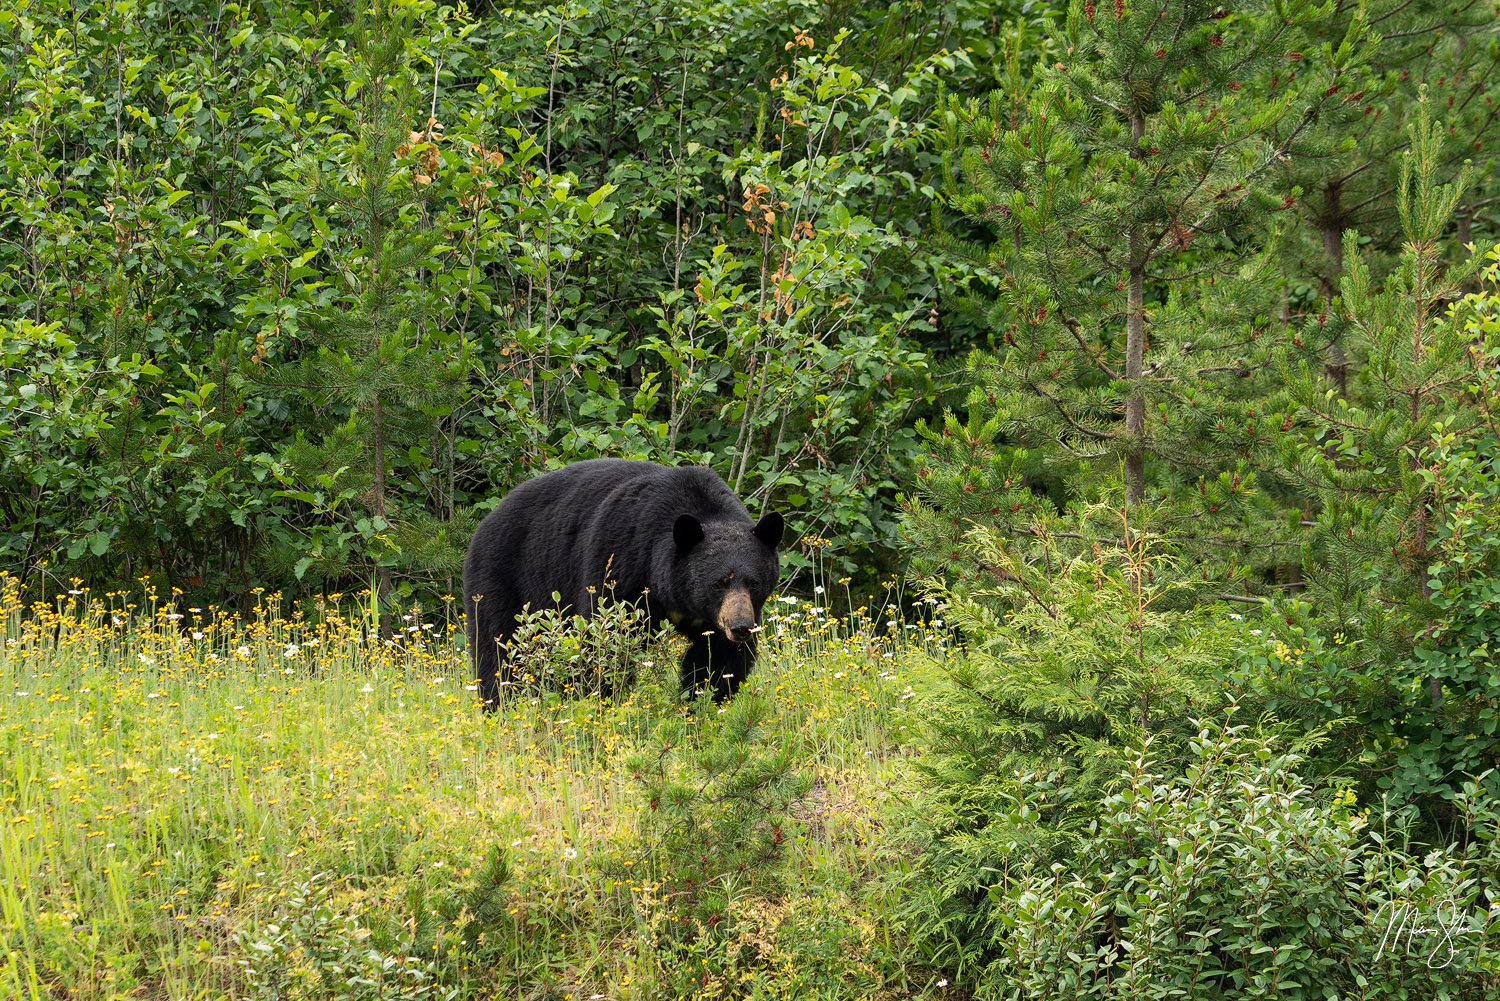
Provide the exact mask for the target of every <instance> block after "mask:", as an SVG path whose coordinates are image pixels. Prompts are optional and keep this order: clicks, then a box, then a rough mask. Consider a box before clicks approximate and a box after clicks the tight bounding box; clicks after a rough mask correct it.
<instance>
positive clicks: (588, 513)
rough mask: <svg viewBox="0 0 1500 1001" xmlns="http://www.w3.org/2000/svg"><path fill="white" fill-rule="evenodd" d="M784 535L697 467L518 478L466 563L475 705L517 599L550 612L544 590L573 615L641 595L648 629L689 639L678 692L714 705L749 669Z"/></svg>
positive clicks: (492, 686) (495, 682)
mask: <svg viewBox="0 0 1500 1001" xmlns="http://www.w3.org/2000/svg"><path fill="white" fill-rule="evenodd" d="M782 527H783V525H782V519H781V515H779V514H777V513H775V512H771V513H769V514H767V515H766V516H765V517H763V518H761V519H760V521H759V522H756V521H754V520H752V519H751V517H750V515H749V513H748V512H747V511H746V510H745V505H743V504H741V503H740V500H739V498H738V497H736V496H735V495H734V493H733V491H731V490H730V489H729V487H728V486H726V485H725V483H724V481H723V480H721V479H720V478H719V476H718V474H717V473H715V472H713V471H712V470H710V469H707V468H705V467H702V466H680V467H673V466H662V465H658V464H657V463H654V462H641V461H636V460H630V459H589V460H586V461H584V462H575V463H573V464H572V465H570V466H564V467H563V468H562V469H557V470H553V471H552V472H548V473H543V474H542V475H541V476H538V477H536V478H534V479H531V480H527V481H526V482H525V483H522V484H521V485H520V486H518V487H516V488H515V489H514V490H512V491H511V492H510V493H509V494H507V495H506V497H505V499H504V500H503V501H501V502H500V505H499V506H498V507H496V508H495V510H493V511H491V512H490V513H489V514H488V515H487V516H486V517H485V519H484V520H483V521H481V522H480V523H479V527H478V528H477V529H475V531H474V538H473V539H472V540H470V542H469V552H468V555H467V556H466V557H465V558H464V608H465V610H466V612H467V613H468V618H467V627H466V628H467V636H468V642H469V649H470V650H471V651H472V656H473V658H474V672H475V676H476V677H477V678H478V679H479V695H480V699H481V700H482V701H483V703H484V706H485V708H486V709H487V710H489V709H493V708H494V707H495V706H496V705H497V704H498V701H499V694H500V675H501V668H502V663H503V661H504V650H503V648H502V644H505V643H507V642H508V641H509V640H510V637H511V633H512V631H513V630H514V629H515V626H516V615H517V614H519V613H520V612H521V610H522V608H523V607H524V606H526V605H527V604H530V605H531V607H532V609H539V608H544V607H550V606H551V605H552V603H553V599H552V594H553V592H554V591H555V592H557V593H558V594H559V595H561V598H562V603H563V605H565V606H568V607H571V608H572V609H573V610H574V611H576V612H578V613H579V614H581V615H588V614H589V613H590V612H591V611H592V608H593V603H594V601H595V600H597V598H596V595H604V594H606V592H608V593H610V594H612V596H613V600H615V601H631V602H633V601H638V600H640V599H641V598H643V597H644V598H645V599H646V601H645V607H646V609H647V611H648V613H649V619H650V625H651V627H652V628H653V629H654V628H658V627H659V626H660V625H661V623H663V622H671V623H672V625H673V626H675V627H676V628H677V631H678V632H680V633H682V635H683V636H685V637H687V639H688V644H689V645H688V650H687V653H686V654H684V655H683V658H682V685H683V687H684V688H685V689H687V690H688V691H689V692H692V691H694V690H696V689H698V688H699V687H700V686H702V685H703V684H704V683H705V682H707V683H708V684H710V685H711V687H712V690H713V696H714V700H715V701H723V700H724V699H726V698H729V697H730V696H732V695H733V694H734V693H735V691H736V690H737V689H738V688H739V686H740V683H741V682H743V681H744V680H745V676H746V675H747V674H749V673H750V668H751V666H752V665H753V664H754V663H755V647H756V633H758V632H759V623H760V610H761V606H762V605H764V604H765V601H766V598H767V597H769V596H770V594H771V589H772V587H774V586H775V584H776V580H777V578H778V577H779V576H780V574H781V563H780V560H779V558H778V557H777V554H776V547H777V546H778V545H779V544H780V542H781V533H782ZM606 574H607V575H608V577H609V579H610V580H611V581H613V582H614V583H613V585H612V587H610V588H608V589H607V588H606V587H605V577H606ZM590 588H593V589H594V590H593V593H591V592H590ZM648 589H649V594H648V593H647V592H648Z"/></svg>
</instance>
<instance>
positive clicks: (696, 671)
mask: <svg viewBox="0 0 1500 1001" xmlns="http://www.w3.org/2000/svg"><path fill="white" fill-rule="evenodd" d="M754 663H755V640H754V638H751V639H750V640H749V642H746V643H732V642H730V641H729V640H727V639H725V638H724V637H722V636H720V635H719V634H718V633H717V632H716V633H713V634H711V635H709V636H695V637H693V641H692V644H691V645H690V646H689V647H688V649H687V653H685V654H683V656H682V687H683V690H684V691H686V692H688V693H689V694H691V693H694V692H698V691H701V690H702V689H703V686H704V685H705V684H707V685H709V686H710V687H711V688H712V690H713V695H714V701H715V702H723V701H724V700H726V699H730V698H733V697H734V693H735V692H737V691H739V690H740V685H741V684H742V683H743V682H744V680H745V677H746V676H747V675H748V674H749V673H750V668H751V666H752V665H754Z"/></svg>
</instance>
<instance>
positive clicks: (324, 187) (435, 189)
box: [283, 2, 467, 621]
mask: <svg viewBox="0 0 1500 1001" xmlns="http://www.w3.org/2000/svg"><path fill="white" fill-rule="evenodd" d="M412 16H413V14H412V13H411V12H410V11H409V10H406V9H402V8H399V7H394V6H393V5H391V4H389V3H385V2H382V3H379V4H377V5H376V6H375V8H374V9H373V10H372V11H368V12H364V13H361V14H360V15H359V16H358V18H357V19H356V21H355V24H354V26H353V29H352V30H351V32H350V36H349V46H350V49H351V51H352V55H353V60H352V67H351V69H352V76H353V87H352V88H351V91H352V93H353V99H352V101H351V103H350V105H349V106H347V107H343V108H340V109H339V110H340V111H341V112H342V114H343V115H344V116H345V117H346V118H348V119H349V122H350V128H351V131H350V133H348V134H339V135H337V136H334V137H333V138H332V139H331V140H330V141H329V143H328V144H327V145H326V146H325V147H324V148H322V149H319V150H315V151H314V152H312V153H311V154H309V155H306V156H304V157H302V158H301V159H299V160H298V161H297V162H296V163H295V164H294V166H293V170H292V173H293V174H294V175H300V180H298V181H295V182H291V183H288V184H285V185H283V190H284V191H285V192H287V193H289V194H293V195H296V196H298V197H301V198H308V199H311V200H312V201H313V203H314V205H315V211H321V212H326V213H327V214H328V216H329V217H332V218H335V219H337V220H338V221H339V222H340V223H341V225H339V226H337V227H336V228H331V227H329V226H327V225H324V226H321V227H320V229H321V231H322V232H324V233H331V232H335V231H340V232H347V233H349V234H351V236H352V240H351V242H350V244H349V245H332V246H329V247H327V248H326V249H327V251H328V253H329V255H330V257H331V259H332V263H333V265H334V267H335V268H336V269H337V276H336V279H335V281H334V285H335V287H336V288H338V289H339V291H340V293H341V294H340V295H339V296H338V298H337V299H336V301H335V305H334V306H333V308H331V309H330V310H329V311H328V312H327V313H326V314H325V315H324V316H323V317H321V321H322V322H320V323H318V324H315V325H314V326H313V329H312V333H311V336H310V343H309V344H308V345H307V346H306V348H307V350H306V351H305V354H304V357H303V359H302V363H301V364H300V365H299V366H297V367H296V368H295V369H293V370H292V374H291V375H289V376H286V377H284V378H285V383H286V384H287V385H288V386H289V387H292V388H295V389H296V390H298V391H299V392H301V393H302V394H304V395H305V396H307V397H309V398H310V399H311V401H312V402H313V403H314V405H315V411H314V412H315V413H318V414H321V415H326V417H327V419H328V424H327V425H325V426H324V427H322V428H319V429H317V430H319V431H321V434H320V435H319V437H318V439H317V440H314V439H311V438H309V437H307V436H305V435H303V434H301V433H299V434H298V436H297V439H296V441H295V442H294V443H293V444H292V445H290V446H288V447H287V449H286V451H285V454H284V459H285V461H286V465H287V466H289V467H290V468H291V469H292V470H294V471H295V476H296V477H297V479H299V480H301V481H303V482H312V481H317V482H321V483H323V484H325V485H326V486H328V487H329V488H330V489H329V491H328V492H332V490H334V489H337V488H344V489H343V494H342V495H343V496H346V497H351V498H352V499H356V500H357V501H358V503H359V505H360V506H361V507H363V509H364V517H362V518H358V519H355V521H354V525H353V526H352V527H353V528H354V534H356V535H357V536H359V537H362V538H363V540H364V546H365V548H364V553H363V556H364V558H365V559H366V560H368V561H370V562H372V563H373V564H374V566H375V572H376V576H377V581H378V583H377V592H378V596H379V598H380V600H381V602H382V603H384V602H385V601H386V600H387V598H388V596H389V594H390V591H391V586H392V584H391V576H392V568H393V566H395V565H399V563H401V562H402V560H403V550H404V549H409V548H412V546H413V545H423V546H427V547H428V548H430V547H431V546H432V544H433V542H432V540H434V539H439V540H441V539H444V538H446V533H444V532H443V526H442V525H440V524H430V523H431V522H433V520H434V519H432V518H431V517H425V516H424V515H423V513H422V512H421V511H419V510H413V511H401V510H400V503H399V497H400V490H399V488H398V486H397V485H396V484H394V483H393V482H392V478H391V467H392V458H393V456H396V455H399V454H400V453H401V452H404V451H405V449H406V447H407V446H408V445H410V444H412V443H414V442H416V441H418V440H420V439H419V435H420V434H421V432H423V431H426V430H429V429H430V428H431V426H432V418H431V416H430V414H431V413H434V412H438V411H440V410H441V409H442V408H444V407H451V406H452V405H454V404H456V403H457V402H458V400H459V397H460V394H461V392H462V389H463V384H464V379H465V378H466V371H467V364H466V362H467V346H466V345H464V344H459V345H457V346H456V348H455V347H454V346H453V345H444V344H443V343H441V342H440V340H439V339H438V338H437V337H436V336H434V331H433V329H432V326H431V324H430V320H429V315H428V293H427V292H426V290H424V289H423V288H422V277H423V269H424V266H425V265H426V264H427V263H428V262H429V261H431V259H432V257H433V255H434V253H435V252H436V251H437V250H438V249H439V243H440V240H441V237H442V230H441V228H440V227H439V226H438V225H435V224H434V220H433V219H432V218H430V216H429V212H430V211H431V209H432V206H433V204H434V201H435V199H436V198H437V196H438V194H439V193H440V190H441V183H440V182H441V173H440V172H441V167H442V164H441V159H440V154H439V144H440V143H441V142H442V134H441V126H440V125H439V124H438V123H437V122H436V121H434V120H433V119H431V118H428V119H427V120H426V121H425V122H424V123H422V124H420V125H417V124H416V118H417V115H418V111H417V100H416V94H415V87H414V84H413V76H414V74H413V72H412V70H411V68H410V67H409V65H408V56H407V51H408V44H409V39H410V33H411V30H410V29H411V25H410V20H411V18H412ZM320 477H321V479H319V478H320ZM294 495H295V496H302V497H304V499H306V498H307V497H309V496H311V495H310V494H309V493H308V491H305V490H304V491H295V492H294ZM402 521H404V522H405V524H404V525H402V524H399V522H402ZM448 548H449V549H452V550H453V551H452V552H449V553H447V554H446V560H447V562H449V563H455V562H456V560H459V559H461V558H462V554H461V552H459V551H458V550H457V549H456V547H453V546H449V547H448ZM357 555H358V554H357V553H354V552H352V551H350V550H348V549H340V548H336V547H334V546H329V545H324V544H322V542H321V540H315V542H314V545H313V547H312V551H311V552H310V553H308V554H306V555H304V556H303V557H302V559H301V560H300V561H299V563H298V565H297V567H296V571H297V576H299V577H301V576H302V575H303V573H304V571H306V570H307V569H308V568H309V567H312V566H315V565H316V566H317V568H318V571H319V573H320V575H321V576H323V577H325V578H328V577H334V576H338V575H341V574H343V573H344V572H347V570H349V569H351V566H350V564H349V563H348V562H347V561H348V560H349V559H350V558H351V557H355V556H357ZM439 555H440V556H441V555H442V554H439ZM427 556H428V559H427V560H425V561H424V562H427V563H429V564H431V563H434V562H439V560H437V559H434V558H433V557H432V554H431V553H428V554H427ZM450 576H451V572H450ZM382 621H384V619H382Z"/></svg>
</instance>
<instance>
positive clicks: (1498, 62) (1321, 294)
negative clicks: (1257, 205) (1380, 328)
mask: <svg viewBox="0 0 1500 1001" xmlns="http://www.w3.org/2000/svg"><path fill="white" fill-rule="evenodd" d="M1361 23H1362V24H1364V25H1366V26H1367V27H1368V34H1367V40H1368V46H1367V52H1366V56H1365V59H1364V60H1363V65H1362V66H1361V67H1359V70H1358V72H1356V73H1351V74H1349V76H1348V79H1347V80H1345V81H1343V82H1342V83H1341V84H1340V89H1339V91H1338V92H1337V94H1336V96H1334V99H1333V100H1331V101H1329V102H1327V103H1326V104H1325V106H1324V108H1323V111H1322V119H1321V123H1320V124H1321V125H1322V128H1321V129H1319V130H1317V131H1316V132H1314V133H1311V134H1305V135H1304V141H1302V142H1299V143H1296V144H1294V148H1293V149H1292V150H1291V154H1290V155H1289V156H1288V157H1287V158H1286V159H1284V160H1281V161H1279V162H1278V164H1277V171H1278V172H1279V173H1280V174H1281V175H1282V177H1283V185H1284V186H1285V187H1286V189H1287V190H1299V191H1301V195H1300V197H1299V198H1298V202H1297V212H1296V216H1297V219H1298V222H1299V225H1298V226H1297V227H1296V229H1295V231H1294V232H1293V233H1292V234H1290V237H1289V239H1288V240H1287V241H1286V260H1285V262H1284V267H1285V270H1286V274H1287V279H1288V286H1289V287H1288V302H1287V313H1288V314H1293V313H1297V312H1301V311H1304V310H1310V311H1312V312H1315V313H1316V314H1318V316H1319V320H1320V326H1319V327H1318V329H1317V331H1316V335H1315V336H1309V337H1308V338H1307V341H1306V345H1305V346H1306V348H1307V350H1308V352H1309V353H1310V357H1312V356H1316V357H1317V358H1319V359H1322V360H1323V361H1324V362H1325V363H1326V367H1327V370H1328V375H1329V377H1330V378H1331V379H1332V380H1333V382H1334V384H1335V385H1336V386H1337V387H1339V388H1340V390H1342V388H1343V386H1344V384H1345V382H1346V380H1347V378H1348V374H1349V373H1348V360H1347V358H1346V348H1345V345H1344V343H1343V334H1344V330H1345V324H1344V322H1343V318H1342V315H1341V313H1340V311H1339V310H1338V309H1337V308H1336V307H1334V306H1333V305H1332V299H1333V298H1334V297H1335V296H1337V295H1338V293H1339V288H1340V282H1341V280H1342V276H1343V272H1344V259H1345V257H1344V234H1345V233H1346V232H1348V231H1349V230H1351V229H1354V230H1358V231H1359V234H1360V237H1361V240H1362V241H1363V242H1364V243H1365V244H1366V245H1367V246H1366V253H1368V252H1369V250H1370V249H1374V250H1377V251H1379V252H1380V254H1381V255H1382V258H1384V255H1391V254H1395V253H1397V252H1399V250H1400V244H1401V239H1402V227H1401V220H1400V218H1399V215H1398V213H1397V212H1396V210H1395V202H1396V199H1395V194H1396V189H1397V187H1398V184H1399V175H1400V170H1401V163H1402V153H1403V151H1404V150H1405V149H1407V147H1408V143H1409V142H1410V139H1409V135H1408V126H1409V125H1410V123H1411V121H1412V117H1413V115H1414V114H1415V113H1416V108H1417V104H1418V101H1419V92H1420V91H1421V90H1422V89H1423V88H1427V89H1428V90H1429V91H1430V92H1431V94H1432V98H1433V101H1434V102H1436V103H1435V108H1436V111H1437V114H1438V115H1440V116H1441V117H1442V118H1443V119H1444V124H1445V125H1446V126H1447V128H1448V130H1449V135H1450V141H1449V142H1448V143H1447V145H1446V146H1445V148H1444V152H1443V153H1442V155H1441V157H1440V159H1439V160H1438V161H1437V162H1436V163H1435V165H1434V169H1435V170H1436V171H1437V175H1438V179H1439V180H1440V181H1444V182H1446V181H1451V180H1453V179H1454V178H1455V177H1457V176H1458V174H1459V172H1460V171H1461V170H1462V169H1463V165H1464V162H1465V160H1466V159H1468V158H1471V157H1472V158H1474V159H1475V160H1479V159H1481V158H1487V157H1492V156H1493V155H1494V152H1495V150H1496V148H1497V143H1500V114H1497V108H1496V102H1497V101H1500V59H1497V58H1496V56H1497V53H1496V38H1495V24H1496V22H1495V6H1494V4H1493V3H1492V2H1489V0H1460V2H1458V3H1454V2H1451V0H1335V2H1334V3H1333V4H1332V5H1331V7H1330V9H1329V11H1328V13H1327V14H1326V15H1325V16H1324V17H1321V18H1318V19H1317V20H1315V21H1312V22H1309V23H1308V24H1306V25H1305V26H1304V27H1303V33H1304V40H1303V44H1302V47H1303V48H1305V49H1307V50H1308V51H1315V50H1317V49H1318V48H1320V47H1321V46H1323V45H1324V44H1327V43H1328V42H1329V40H1330V39H1338V38H1342V37H1344V36H1345V35H1346V34H1347V32H1348V31H1349V29H1350V27H1351V26H1353V25H1355V24H1361ZM1298 72H1299V67H1298V66H1297V65H1295V64H1289V65H1285V66H1279V67H1276V68H1275V69H1274V70H1273V71H1272V76H1271V77H1270V78H1269V79H1267V80H1264V81H1262V82H1263V85H1265V86H1267V87H1269V88H1270V89H1271V90H1272V91H1273V92H1274V91H1275V90H1277V89H1280V88H1284V87H1287V86H1295V85H1296V78H1297V74H1298ZM1473 180H1474V183H1472V184H1471V185H1470V187H1469V188H1468V189H1467V191H1466V195H1465V198H1464V200H1463V201H1461V202H1460V204H1459V208H1458V212H1457V217H1456V225H1457V228H1458V233H1459V239H1460V242H1461V243H1468V242H1469V241H1470V240H1471V239H1473V238H1474V236H1475V232H1474V225H1473V224H1474V221H1475V218H1476V216H1478V217H1480V218H1481V219H1483V209H1484V208H1486V207H1487V206H1489V205H1491V204H1493V203H1494V202H1495V201H1496V200H1497V192H1500V188H1497V186H1496V183H1495V178H1493V177H1484V176H1481V177H1475V178H1474V179H1473ZM1485 229H1486V227H1485V226H1484V225H1483V223H1481V227H1480V235H1483V233H1484V231H1485ZM1385 263H1386V262H1385V260H1384V259H1382V260H1381V261H1380V263H1379V264H1378V265H1377V271H1381V270H1384V266H1385Z"/></svg>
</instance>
